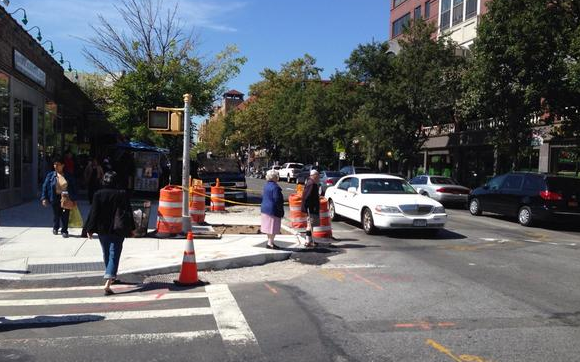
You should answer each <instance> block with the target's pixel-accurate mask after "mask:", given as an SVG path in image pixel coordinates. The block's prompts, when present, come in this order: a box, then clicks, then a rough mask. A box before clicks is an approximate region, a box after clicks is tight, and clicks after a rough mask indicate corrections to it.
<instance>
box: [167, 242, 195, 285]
mask: <svg viewBox="0 0 580 362" xmlns="http://www.w3.org/2000/svg"><path fill="white" fill-rule="evenodd" d="M173 282H174V283H175V284H177V285H197V284H201V282H200V281H199V279H198V278H197V262H196V261H195V250H194V249H193V233H192V232H191V231H190V232H188V233H187V241H186V242H185V251H184V252H183V263H182V264H181V272H180V273H179V279H178V280H174V281H173Z"/></svg>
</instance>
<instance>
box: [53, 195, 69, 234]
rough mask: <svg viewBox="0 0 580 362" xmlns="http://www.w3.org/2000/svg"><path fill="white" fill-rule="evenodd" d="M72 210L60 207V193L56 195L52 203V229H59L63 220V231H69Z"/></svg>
mask: <svg viewBox="0 0 580 362" xmlns="http://www.w3.org/2000/svg"><path fill="white" fill-rule="evenodd" d="M69 215H70V210H67V209H63V208H62V207H60V195H59V196H57V197H55V199H54V202H53V203H52V229H53V230H56V231H58V228H59V227H60V224H61V222H62V229H61V230H60V232H61V233H68V217H69Z"/></svg>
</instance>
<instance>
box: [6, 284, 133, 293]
mask: <svg viewBox="0 0 580 362" xmlns="http://www.w3.org/2000/svg"><path fill="white" fill-rule="evenodd" d="M103 288H104V287H103V286H102V285H94V286H84V287H63V288H29V289H2V290H0V294H2V293H35V292H67V291H75V290H99V289H100V290H103ZM133 288H134V289H136V288H140V286H139V285H115V290H117V289H133Z"/></svg>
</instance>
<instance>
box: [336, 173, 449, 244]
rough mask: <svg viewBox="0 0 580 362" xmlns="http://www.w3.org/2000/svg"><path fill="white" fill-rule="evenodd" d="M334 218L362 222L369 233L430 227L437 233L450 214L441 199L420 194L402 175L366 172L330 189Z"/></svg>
mask: <svg viewBox="0 0 580 362" xmlns="http://www.w3.org/2000/svg"><path fill="white" fill-rule="evenodd" d="M325 196H326V198H327V199H328V209H329V213H330V217H331V218H332V219H333V220H336V219H337V218H339V217H346V218H349V219H352V220H356V221H360V222H361V224H362V226H363V229H364V231H365V233H367V234H372V233H374V232H375V231H376V230H377V229H418V228H419V229H427V230H430V231H431V232H432V233H437V232H438V231H439V229H441V228H443V227H444V226H445V223H446V222H447V214H446V212H445V208H444V207H443V206H442V205H441V204H440V203H439V202H437V201H435V200H433V199H431V198H429V197H426V196H423V195H420V194H418V193H417V191H415V189H414V188H413V186H411V185H409V183H408V182H407V181H405V180H404V179H402V178H400V177H395V176H390V175H381V174H364V175H349V176H345V177H343V178H341V179H340V180H339V181H338V183H337V184H336V186H332V187H329V188H328V189H327V190H326V195H325Z"/></svg>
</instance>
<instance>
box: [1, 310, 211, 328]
mask: <svg viewBox="0 0 580 362" xmlns="http://www.w3.org/2000/svg"><path fill="white" fill-rule="evenodd" d="M211 314H212V310H211V308H179V309H162V310H146V311H144V310H137V311H124V312H110V313H88V314H87V313H83V314H51V315H26V316H7V317H5V318H4V320H3V319H0V325H15V324H46V323H75V322H91V321H100V320H122V319H152V318H170V317H192V316H197V315H211Z"/></svg>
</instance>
